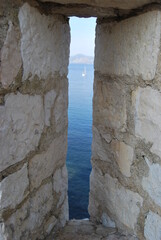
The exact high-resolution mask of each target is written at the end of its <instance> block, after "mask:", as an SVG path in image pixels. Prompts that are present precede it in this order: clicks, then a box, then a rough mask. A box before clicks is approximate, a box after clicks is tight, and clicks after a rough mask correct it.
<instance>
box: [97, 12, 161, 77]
mask: <svg viewBox="0 0 161 240" xmlns="http://www.w3.org/2000/svg"><path fill="white" fill-rule="evenodd" d="M160 24H161V23H160V12H159V11H151V12H148V13H145V14H142V15H139V16H137V17H132V18H128V19H126V20H124V21H121V22H118V23H117V22H114V23H104V24H100V25H98V26H97V31H96V54H95V70H96V71H100V72H101V73H102V74H115V75H119V76H123V75H128V76H136V77H141V78H142V79H144V80H152V79H153V78H154V76H155V72H156V67H157V58H158V53H159V46H160V28H161V27H160Z"/></svg>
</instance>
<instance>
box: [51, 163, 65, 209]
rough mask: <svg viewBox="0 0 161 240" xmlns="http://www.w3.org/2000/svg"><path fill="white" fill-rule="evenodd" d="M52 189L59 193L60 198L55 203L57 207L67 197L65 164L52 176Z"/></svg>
mask: <svg viewBox="0 0 161 240" xmlns="http://www.w3.org/2000/svg"><path fill="white" fill-rule="evenodd" d="M53 189H54V191H55V192H56V193H60V198H59V202H58V205H57V207H59V206H60V205H61V204H62V203H63V201H64V200H65V198H66V197H67V190H68V173H67V168H66V166H64V167H63V168H61V169H57V170H56V172H55V174H54V176H53Z"/></svg>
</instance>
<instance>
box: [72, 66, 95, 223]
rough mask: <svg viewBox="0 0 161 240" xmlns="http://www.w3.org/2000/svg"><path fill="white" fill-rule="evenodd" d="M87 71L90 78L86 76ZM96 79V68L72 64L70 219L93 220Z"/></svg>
mask: <svg viewBox="0 0 161 240" xmlns="http://www.w3.org/2000/svg"><path fill="white" fill-rule="evenodd" d="M84 68H86V76H85V77H82V72H83V70H84ZM93 78H94V69H93V65H82V64H70V65H69V74H68V79H69V107H68V152H67V168H68V178H69V182H68V197H69V217H70V219H73V218H75V219H82V218H88V217H89V215H88V199H89V175H90V172H91V163H90V158H91V144H92V97H93Z"/></svg>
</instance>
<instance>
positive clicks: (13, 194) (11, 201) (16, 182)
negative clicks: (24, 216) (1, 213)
mask: <svg viewBox="0 0 161 240" xmlns="http://www.w3.org/2000/svg"><path fill="white" fill-rule="evenodd" d="M28 187H29V180H28V170H27V164H25V165H24V166H23V167H22V168H21V169H20V170H19V171H17V172H15V173H13V174H11V175H9V176H8V177H6V178H5V179H4V180H2V182H0V208H1V210H4V209H7V208H9V209H14V208H15V207H16V205H18V204H19V203H21V202H22V200H23V199H24V198H25V197H26V196H27V195H28Z"/></svg>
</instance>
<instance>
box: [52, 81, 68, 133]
mask: <svg viewBox="0 0 161 240" xmlns="http://www.w3.org/2000/svg"><path fill="white" fill-rule="evenodd" d="M66 85H67V82H64V89H63V90H62V91H60V93H59V96H58V97H57V99H56V101H55V106H54V109H53V114H52V121H53V122H54V124H55V128H56V132H57V133H59V132H61V131H62V130H64V128H67V127H68V90H67V86H66Z"/></svg>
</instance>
